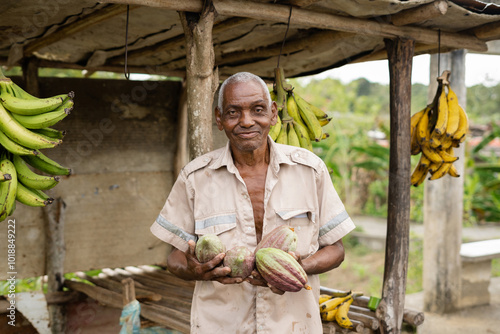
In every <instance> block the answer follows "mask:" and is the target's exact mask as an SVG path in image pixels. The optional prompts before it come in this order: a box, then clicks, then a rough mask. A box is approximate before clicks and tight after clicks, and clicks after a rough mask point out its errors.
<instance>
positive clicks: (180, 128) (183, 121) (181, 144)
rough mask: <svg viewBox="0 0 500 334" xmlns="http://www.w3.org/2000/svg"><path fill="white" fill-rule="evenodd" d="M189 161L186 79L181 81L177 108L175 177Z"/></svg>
mask: <svg viewBox="0 0 500 334" xmlns="http://www.w3.org/2000/svg"><path fill="white" fill-rule="evenodd" d="M188 162H189V152H188V111H187V87H186V80H183V81H182V93H181V96H180V98H179V107H178V108H177V146H176V149H175V158H174V173H175V177H177V176H178V175H179V173H180V172H181V169H182V167H184V165H185V164H187V163H188Z"/></svg>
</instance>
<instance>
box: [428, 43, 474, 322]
mask: <svg viewBox="0 0 500 334" xmlns="http://www.w3.org/2000/svg"><path fill="white" fill-rule="evenodd" d="M463 55H464V53H463V52H460V53H458V54H456V57H454V58H456V61H452V57H451V54H450V53H447V54H441V55H440V60H439V62H440V72H441V73H442V72H443V71H444V70H451V72H452V74H451V76H450V82H451V85H452V88H453V89H455V88H456V89H457V90H456V93H457V96H458V97H459V99H461V98H462V99H465V85H464V78H465V71H464V65H463V64H461V66H459V65H458V63H459V61H458V59H459V58H461V57H463ZM437 62H438V55H433V56H432V57H431V72H430V77H431V78H430V86H429V101H431V99H432V98H433V96H434V95H435V94H436V89H437V80H436V78H437V76H438V70H437ZM455 64H457V65H456V66H457V70H456V71H454V70H453V67H452V65H455ZM441 73H440V74H441ZM440 74H439V75H440ZM459 102H460V103H461V104H462V105H464V104H463V102H464V100H461V101H459ZM460 150H461V151H462V152H461V153H459V152H460ZM460 150H458V151H455V152H456V153H458V154H459V160H458V161H456V162H455V163H454V166H455V167H457V170H459V173H460V174H461V175H462V176H461V177H459V178H452V177H450V176H448V175H446V176H445V177H443V178H441V179H438V180H434V181H425V186H424V234H425V239H424V268H423V287H424V310H425V311H429V312H434V313H441V314H442V313H447V312H451V311H454V310H456V309H458V307H459V302H460V291H461V289H460V287H461V262H460V245H461V234H462V211H463V204H462V201H463V171H464V168H463V163H464V155H463V149H460Z"/></svg>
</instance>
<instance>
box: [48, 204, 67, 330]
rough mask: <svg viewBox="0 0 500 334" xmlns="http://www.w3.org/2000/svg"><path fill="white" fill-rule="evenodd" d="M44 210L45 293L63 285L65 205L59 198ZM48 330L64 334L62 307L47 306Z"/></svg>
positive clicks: (64, 316)
mask: <svg viewBox="0 0 500 334" xmlns="http://www.w3.org/2000/svg"><path fill="white" fill-rule="evenodd" d="M43 209H44V214H45V223H46V224H45V240H46V241H45V242H46V245H45V252H46V256H45V258H46V269H45V272H46V274H47V292H48V293H51V292H57V291H62V289H63V284H64V277H63V273H64V258H65V255H66V248H65V244H64V216H65V211H66V204H65V203H64V201H63V200H62V199H61V198H57V199H56V200H54V202H53V203H52V204H50V205H48V206H46V207H44V208H43ZM48 310H49V318H50V329H51V331H52V333H54V334H57V333H65V332H66V312H65V309H64V305H58V304H52V305H49V306H48Z"/></svg>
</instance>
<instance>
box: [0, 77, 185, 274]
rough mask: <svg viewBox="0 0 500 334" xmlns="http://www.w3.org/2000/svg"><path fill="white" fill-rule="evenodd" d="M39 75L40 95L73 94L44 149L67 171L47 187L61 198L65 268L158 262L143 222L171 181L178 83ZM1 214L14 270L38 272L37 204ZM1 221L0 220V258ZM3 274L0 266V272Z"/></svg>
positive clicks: (157, 244) (161, 252) (162, 255)
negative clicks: (60, 134)
mask: <svg viewBox="0 0 500 334" xmlns="http://www.w3.org/2000/svg"><path fill="white" fill-rule="evenodd" d="M40 83H41V87H40V88H41V91H40V96H43V97H46V96H51V95H55V94H60V93H63V92H67V91H70V90H73V91H74V92H75V94H76V97H75V99H74V100H75V108H74V110H73V112H72V113H71V114H70V115H69V116H68V117H67V118H66V119H64V120H63V121H61V122H60V123H59V124H57V125H56V126H55V127H56V128H59V129H65V130H67V131H68V134H67V135H66V137H65V138H64V142H63V144H62V145H61V146H59V147H57V148H54V149H49V150H45V153H46V154H47V155H48V156H49V157H51V158H53V159H54V160H56V161H58V162H59V163H61V164H63V165H66V166H70V167H71V168H72V169H73V171H74V173H73V175H71V176H69V177H64V178H63V180H62V181H61V182H60V184H59V185H57V186H56V187H55V188H54V189H52V190H50V191H48V193H49V194H50V195H51V196H52V197H62V198H63V199H64V201H65V202H66V204H67V210H66V217H65V225H64V236H65V242H66V260H65V264H64V266H65V271H67V272H72V271H78V270H89V269H95V268H103V267H118V266H125V265H140V264H154V263H163V262H164V261H165V259H166V254H167V252H168V248H167V246H166V245H165V244H164V243H163V242H161V241H159V240H158V239H156V238H155V237H154V236H153V235H151V233H150V232H149V227H150V225H151V224H152V222H153V221H154V219H155V218H156V216H157V215H158V213H159V211H160V209H161V208H162V206H163V204H164V202H165V199H166V197H167V195H168V193H169V189H170V188H171V186H172V184H173V181H174V175H173V173H172V162H173V157H174V153H175V143H176V122H177V118H176V114H177V98H178V96H179V95H180V89H181V84H180V83H179V82H168V81H162V82H138V81H123V80H93V79H70V78H40ZM9 219H15V226H16V240H15V242H16V243H15V244H16V248H15V249H16V271H17V276H16V277H17V278H25V277H32V276H37V275H42V274H44V266H45V255H44V254H45V251H44V247H45V236H44V219H43V211H42V209H40V208H32V207H27V206H24V205H22V204H20V203H18V204H17V209H16V211H15V213H14V214H13V216H12V217H10V218H9ZM7 225H8V224H7V220H6V221H4V222H2V223H0V256H2V257H3V258H4V259H6V258H7ZM4 263H5V262H4ZM4 268H6V265H5V266H4ZM6 278H7V270H6V269H4V270H2V271H0V279H6Z"/></svg>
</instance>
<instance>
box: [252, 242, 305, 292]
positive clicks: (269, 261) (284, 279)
mask: <svg viewBox="0 0 500 334" xmlns="http://www.w3.org/2000/svg"><path fill="white" fill-rule="evenodd" d="M255 264H256V267H257V270H258V271H259V273H260V274H261V276H262V277H263V278H264V279H265V280H266V281H267V282H268V283H269V284H271V285H272V286H274V287H275V288H278V289H280V290H282V291H290V292H297V291H300V290H301V289H303V288H304V289H307V290H311V287H310V286H309V285H308V284H307V274H306V272H305V271H304V269H303V268H302V266H301V265H300V264H299V263H298V262H297V260H295V259H294V257H293V256H291V255H290V254H288V253H287V252H285V251H283V250H281V249H278V248H261V249H259V250H258V251H257V253H256V254H255Z"/></svg>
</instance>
